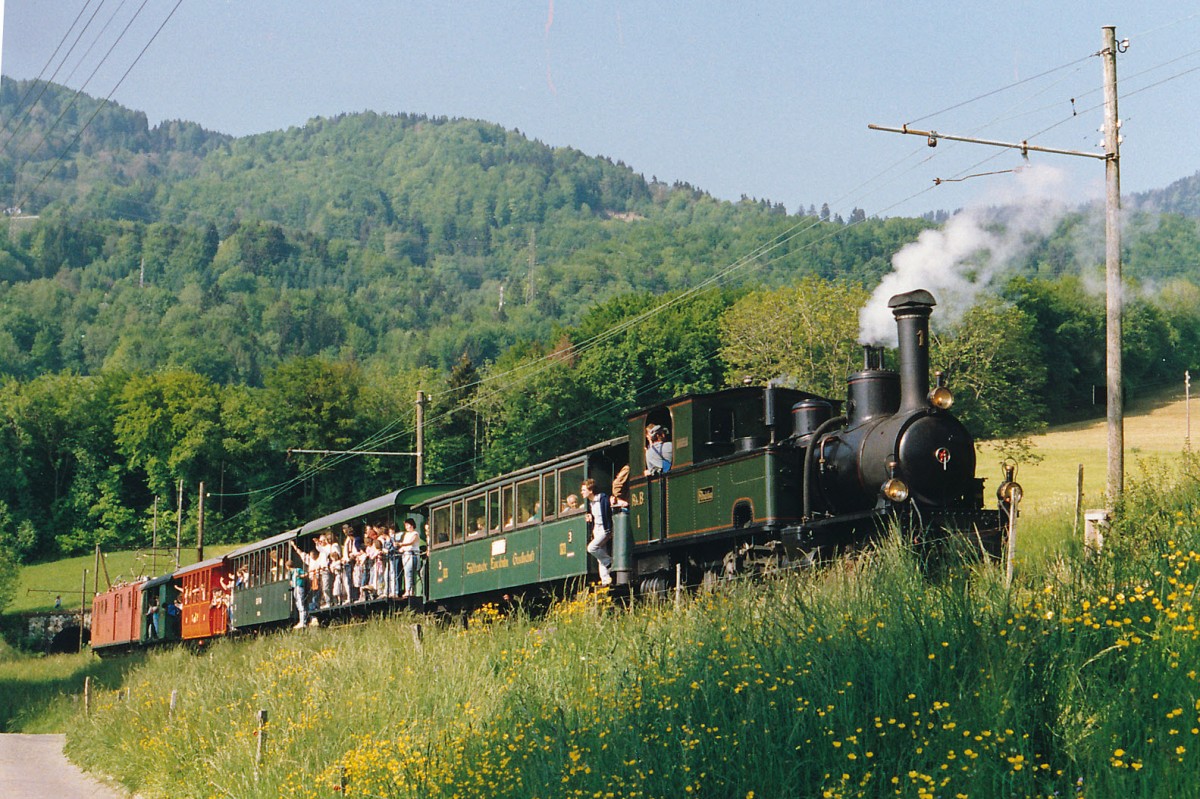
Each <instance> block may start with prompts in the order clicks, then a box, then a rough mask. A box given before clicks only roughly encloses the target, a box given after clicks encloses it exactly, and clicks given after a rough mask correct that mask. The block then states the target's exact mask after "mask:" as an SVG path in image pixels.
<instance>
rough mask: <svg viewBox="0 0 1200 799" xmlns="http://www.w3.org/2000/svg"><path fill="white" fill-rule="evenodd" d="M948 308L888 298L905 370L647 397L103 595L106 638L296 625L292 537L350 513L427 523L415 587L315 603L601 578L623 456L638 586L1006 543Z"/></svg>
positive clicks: (433, 604)
mask: <svg viewBox="0 0 1200 799" xmlns="http://www.w3.org/2000/svg"><path fill="white" fill-rule="evenodd" d="M934 305H935V301H934V298H933V296H932V295H931V294H930V293H929V292H927V291H923V290H918V291H912V292H908V293H905V294H899V295H896V296H894V297H892V299H891V300H890V302H889V307H890V308H891V310H892V313H893V315H894V316H895V319H896V324H897V331H898V335H899V349H898V364H899V368H898V370H897V371H893V370H890V369H887V368H885V367H884V353H883V351H882V349H879V348H873V347H867V348H866V349H865V350H864V368H863V369H862V370H861V371H859V372H856V373H854V374H852V375H850V376H849V379H848V390H847V397H846V399H845V400H844V401H842V400H835V399H830V398H826V397H821V396H818V395H816V394H811V393H808V392H804V391H798V390H794V389H788V388H780V387H751V386H743V387H736V388H730V389H726V390H723V391H716V392H712V393H705V394H692V395H688V396H683V397H677V398H675V399H673V400H670V401H669V402H666V403H662V404H659V405H655V406H651V407H647V408H643V409H641V410H639V411H637V412H635V413H633V414H632V415H630V416H629V417H628V419H627V430H626V433H627V435H625V436H623V437H620V438H615V439H611V440H608V441H604V442H600V443H597V444H595V445H593V446H590V447H587V448H585V449H583V450H579V451H576V452H572V453H568V454H565V455H562V456H560V457H557V458H554V459H552V460H549V461H546V462H544V463H540V464H536V465H532V466H529V467H526V468H524V469H521V470H518V471H515V472H511V473H509V474H505V475H501V476H499V477H496V478H493V479H491V480H487V481H485V482H482V483H478V484H475V485H470V486H451V485H440V484H439V485H421V486H412V487H408V488H405V489H401V490H398V491H394V492H392V493H389V494H386V495H384V496H382V497H376V498H374V499H371V500H367V501H366V502H363V503H360V504H358V505H355V506H353V507H351V508H346V509H344V510H341V511H338V512H336V513H332V514H330V515H328V516H325V517H322V518H320V519H316V520H314V521H312V522H309V523H308V524H306V525H304V526H302V527H300V528H297V529H294V530H288V531H286V532H283V533H280V534H279V535H276V536H274V537H272V538H269V539H266V540H264V541H259V542H255V543H252V544H248V545H246V546H243V547H241V548H239V549H236V550H234V551H233V552H230V553H228V554H227V555H225V556H223V557H220V558H213V559H211V560H208V561H204V562H202V563H198V564H194V565H192V566H188V567H184V568H182V569H179V570H177V571H176V572H174V573H172V574H170V575H163V576H159V577H155V578H153V579H148V580H144V581H141V582H138V583H135V584H132V585H126V586H123V587H121V588H118V589H115V590H114V591H111V592H109V593H108V594H103V595H99V596H97V597H96V600H95V602H94V604H93V635H92V646H93V648H94V649H96V650H98V651H103V650H105V649H120V648H126V647H131V646H144V645H151V644H157V643H161V642H165V641H171V640H198V641H203V640H206V639H209V638H212V637H214V636H219V635H224V634H227V633H228V632H230V631H232V630H235V629H236V630H238V631H244V630H253V629H256V628H260V627H265V626H271V625H276V626H280V625H283V624H288V623H292V622H294V621H295V620H296V618H297V615H298V610H297V608H296V607H295V603H294V601H293V590H292V587H291V586H290V585H289V582H288V571H289V569H290V567H291V566H292V565H293V564H295V563H296V557H297V556H296V549H297V548H299V549H307V550H312V549H313V548H314V546H315V539H316V538H317V537H318V536H321V535H323V534H327V533H333V534H335V535H340V534H341V532H342V531H343V529H344V526H345V525H350V526H351V531H352V532H353V531H361V529H362V527H363V526H364V525H370V526H374V525H382V524H388V523H391V524H395V525H396V526H397V527H399V526H400V524H399V523H400V522H402V521H404V520H408V519H412V520H413V521H415V522H416V524H417V529H418V530H421V531H424V536H423V540H422V558H421V567H420V570H419V575H418V579H417V585H416V586H415V590H414V593H413V595H412V596H410V597H405V598H403V599H400V598H399V597H397V596H395V595H389V594H388V592H386V591H385V592H382V593H379V592H377V593H375V594H372V595H369V596H361V597H358V598H357V600H356V601H340V602H339V601H337V598H336V597H330V596H328V595H327V594H328V591H326V590H322V588H321V586H319V585H318V582H319V580H318V579H317V578H316V577H314V578H313V584H312V586H311V590H310V591H309V594H310V596H313V597H315V598H316V601H317V603H318V604H316V606H315V607H313V608H312V613H313V615H314V616H315V617H316V618H318V619H326V620H328V619H332V618H336V617H338V616H340V615H346V614H361V613H364V612H372V611H377V610H384V609H391V608H394V607H397V606H404V607H408V608H412V609H415V610H430V611H455V610H461V609H463V608H466V607H471V606H474V605H478V604H481V603H483V602H487V601H491V600H494V599H496V598H499V597H503V596H511V595H513V594H516V593H520V592H523V591H527V590H531V589H544V588H550V587H561V586H564V585H569V584H571V583H574V582H586V581H590V580H594V579H596V566H595V561H594V559H592V558H590V557H589V556H588V553H587V551H586V546H587V542H588V535H587V523H586V518H585V509H584V507H583V505H584V503H583V502H581V501H580V496H579V492H580V486H581V484H582V483H583V481H584V480H586V479H589V478H590V479H592V480H594V481H595V483H596V485H597V486H598V490H600V491H605V492H607V491H610V490H611V486H612V485H613V482H614V479H615V478H617V476H618V475H619V474H620V473H621V472H622V471H623V470H624V469H625V468H626V467H627V468H628V474H630V475H632V477H631V478H630V479H629V480H628V508H627V509H625V510H622V511H620V512H617V513H615V514H614V516H613V526H614V531H613V541H612V550H613V551H612V555H613V565H612V572H613V575H614V577H615V582H616V584H617V586H618V587H625V590H629V591H633V592H635V593H636V592H641V593H653V592H661V591H663V590H665V589H666V588H667V587H668V586H669V585H671V584H672V583H674V582H676V581H681V582H685V583H688V584H703V583H716V582H719V581H721V580H726V579H730V578H734V577H737V576H739V575H742V574H746V573H753V572H761V571H767V570H771V569H776V568H784V567H790V566H794V565H805V564H812V563H815V562H816V561H818V560H821V559H824V558H827V557H829V556H832V555H835V554H836V553H837V552H839V551H841V550H844V549H847V548H851V547H856V546H861V545H862V544H863V543H864V542H865V541H867V540H869V539H870V538H872V537H874V536H876V535H878V534H879V533H880V532H881V531H883V530H885V529H887V528H888V527H889V526H895V527H896V528H898V529H900V530H901V531H903V532H904V534H905V535H907V536H909V537H910V538H911V539H913V540H928V539H931V538H939V537H945V536H954V535H961V536H964V537H965V540H967V541H968V542H969V543H971V544H973V545H976V546H978V547H979V548H980V549H982V550H983V552H984V553H985V554H988V555H996V554H998V553H999V551H1000V548H1001V544H1002V541H1003V537H1004V530H1005V529H1006V526H1007V522H1008V518H1007V515H1008V513H1009V512H1010V509H1009V507H1008V505H1007V503H1006V501H1005V498H1006V497H1007V496H1009V495H1010V494H1011V491H1009V492H1006V491H1005V488H1006V487H1011V486H1012V485H1014V484H1012V483H1011V482H1005V483H1004V484H1002V486H1001V490H1000V492H999V496H1000V502H999V507H998V508H996V509H986V508H985V507H984V491H983V482H984V481H983V479H982V478H979V477H977V476H976V475H975V444H974V440H973V439H972V437H971V435H970V433H968V431H967V430H966V428H965V427H964V426H963V425H962V423H961V422H959V421H958V419H957V418H955V416H953V415H952V414H951V413H950V412H949V408H950V405H951V403H952V400H953V398H952V396H951V394H950V391H949V389H948V388H947V387H946V386H945V385H944V384H943V382H942V380H941V377H940V376H939V377H938V379H937V382H936V384H935V385H933V386H932V387H931V385H930V369H929V317H930V315H931V313H932V309H933V307H934ZM655 426H658V427H662V428H665V429H666V430H668V431H670V435H671V438H672V439H673V440H672V446H673V453H672V459H671V464H670V468H669V469H668V470H666V471H661V470H658V469H651V468H649V466H650V464H649V463H648V461H647V452H646V449H645V447H644V445H643V443H642V442H644V441H646V431H647V430H649V429H651V428H653V427H655ZM1009 479H1010V480H1011V475H1010V476H1009ZM388 568H392V567H391V566H389V567H388ZM393 593H394V592H393ZM345 599H347V600H349V599H351V597H345Z"/></svg>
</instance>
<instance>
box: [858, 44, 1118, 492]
mask: <svg viewBox="0 0 1200 799" xmlns="http://www.w3.org/2000/svg"><path fill="white" fill-rule="evenodd" d="M1102 30H1103V47H1101V49H1100V51H1099V52H1098V53H1096V55H1099V56H1100V57H1101V58H1102V59H1103V60H1104V152H1103V153H1088V152H1082V151H1079V150H1062V149H1057V148H1053V147H1041V146H1035V145H1032V144H1030V143H1029V142H1027V141H1022V142H1002V141H992V140H990V139H976V138H972V137H969V136H951V135H948V134H945V133H938V132H937V131H936V130H917V129H915V128H910V127H909V126H907V125H902V126H901V127H899V128H889V127H884V126H882V125H867V127H868V128H870V129H871V130H882V131H886V132H888V133H906V134H908V135H911V136H924V137H926V139H927V140H928V142H929V146H931V147H933V146H936V145H937V140H938V139H947V140H950V141H961V142H969V143H971V144H986V145H990V146H992V147H1005V148H1008V149H1012V150H1019V151H1020V152H1021V154H1022V155H1025V154H1028V153H1031V152H1040V153H1054V154H1058V155H1076V156H1082V157H1084V158H1096V159H1099V160H1102V161H1104V170H1105V178H1106V191H1105V203H1104V207H1105V214H1104V217H1105V248H1104V249H1105V271H1106V289H1107V292H1108V303H1107V310H1106V322H1107V333H1106V334H1105V352H1106V357H1105V365H1106V377H1107V392H1106V403H1107V407H1108V484H1107V498H1108V503H1109V507H1110V508H1111V507H1112V505H1113V504H1114V503H1115V502H1116V501H1117V500H1118V499H1119V498H1120V496H1121V494H1122V492H1124V490H1125V430H1124V412H1125V408H1124V402H1123V391H1122V390H1123V385H1122V380H1123V377H1122V373H1121V316H1122V305H1123V303H1122V301H1121V155H1120V144H1121V139H1120V136H1119V135H1118V134H1119V132H1120V126H1121V123H1120V120H1119V119H1118V117H1117V53H1118V52H1121V53H1123V52H1125V50H1126V49H1128V45H1129V43H1128V41H1127V40H1126V41H1122V42H1120V43H1118V42H1117V33H1116V30H1117V29H1116V27H1114V26H1112V25H1105V26H1104V28H1103V29H1102Z"/></svg>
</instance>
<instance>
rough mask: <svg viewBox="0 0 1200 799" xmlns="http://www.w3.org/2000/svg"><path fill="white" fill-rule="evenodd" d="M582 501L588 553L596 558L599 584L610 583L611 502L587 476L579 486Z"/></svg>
mask: <svg viewBox="0 0 1200 799" xmlns="http://www.w3.org/2000/svg"><path fill="white" fill-rule="evenodd" d="M579 492H580V493H581V494H582V495H583V501H584V502H586V503H587V505H586V507H587V525H588V535H589V536H590V537H591V543H589V544H588V545H587V551H588V554H589V555H591V556H592V557H594V558H595V559H596V564H597V565H598V566H599V567H600V585H612V573H611V572H609V568H610V567H611V566H612V555H611V554H610V553H609V551H608V542H609V541H611V540H612V531H613V522H612V504H611V503H610V502H609V499H608V494H605V493H604V492H602V491H597V490H596V481H595V480H593V479H592V478H590V477H589V478H588V479H586V480H584V481H583V485H581V486H580V487H579Z"/></svg>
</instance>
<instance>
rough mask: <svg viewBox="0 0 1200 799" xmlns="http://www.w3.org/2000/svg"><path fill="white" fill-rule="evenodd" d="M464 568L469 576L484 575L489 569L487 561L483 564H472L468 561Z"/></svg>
mask: <svg viewBox="0 0 1200 799" xmlns="http://www.w3.org/2000/svg"><path fill="white" fill-rule="evenodd" d="M464 567H465V568H466V571H467V574H483V573H484V572H485V571H487V570H488V568H489V567H488V563H487V561H486V560H485V561H483V562H482V563H471V562H470V561H468V562H467V563H466V564H464Z"/></svg>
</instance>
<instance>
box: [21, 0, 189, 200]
mask: <svg viewBox="0 0 1200 799" xmlns="http://www.w3.org/2000/svg"><path fill="white" fill-rule="evenodd" d="M181 1H182V0H181ZM149 2H150V0H142V4H141V5H140V6H138V9H137V11H136V12H134V14H133V16H132V17H130V19H129V21H128V22H127V23H125V27H124V28H123V29H122V30H121V33H120V34H118V36H117V38H116V40H115V41H113V43H112V44H111V45H110V46H109V48H108V51H107V52H106V53H105V54H104V56H103V57H102V58H101V59H100V62H99V63H98V64H96V66H95V68H94V69H92V72H91V74H90V75H88V78H87V80H85V81H84V82H83V85H82V86H80V87H79V88H78V89H76V90H75V93H74V94H73V95H72V96H71V99H70V101H69V102H67V104H66V105H65V106H63V109H62V111H61V112H59V115H58V117H57V118H56V119H55V120H54V122H52V123H51V124H50V126H49V127H48V128H46V129H45V130H43V131H42V134H41V137H40V138H39V139H38V142H37V144H35V145H33V147H31V148H30V150H29V155H27V156H26V157H25V159H24V160H23V161H22V162H21V163H20V164H19V165H18V166H16V167H15V168H14V172H15V173H16V174H20V173H21V172H22V171H23V170H24V169H25V166H26V164H28V163H29V162H30V160H32V158H33V156H34V154H35V153H36V152H37V151H38V149H40V148H41V146H42V144H44V143H45V142H46V139H47V137H49V135H50V134H51V133H53V132H54V131H55V129H56V128H57V127H58V125H59V123H60V122H62V121H63V119H64V118H66V116H67V114H68V113H70V112H71V110H72V109H74V108H75V104H76V103H77V102H79V98H80V96H82V95H83V91H84V89H86V88H87V86H88V84H89V83H91V82H92V78H94V77H96V73H97V72H99V71H100V68H101V67H103V66H104V63H105V62H106V61H107V60H108V58H109V56H111V55H112V53H113V50H115V49H116V48H117V45H119V44H120V43H121V40H122V39H123V38H125V34H126V33H128V32H129V29H130V27H132V26H133V23H134V22H135V21H137V18H138V17H139V16H140V15H141V13H142V11H143V9H145V8H146V4H147V3H149ZM122 5H124V3H122ZM118 10H119V9H118ZM172 13H173V12H172ZM155 35H156V36H157V33H156V34H155ZM151 41H153V38H152V39H151ZM142 52H145V50H144V49H143V51H142ZM138 58H141V56H140V55H139V56H138ZM134 63H135V64H136V63H137V59H135V60H134ZM130 69H132V67H130ZM125 74H126V75H128V74H129V72H128V70H127V71H126V73H125ZM124 79H125V78H124V76H122V78H121V81H123V80H124ZM121 81H118V82H117V86H114V87H113V90H112V91H111V92H109V94H108V97H106V98H104V100H103V101H101V102H100V103H99V104H98V106H97V108H96V111H95V113H93V114H92V115H91V116H90V117H89V118H88V120H87V122H86V123H84V125H83V127H82V128H80V130H79V132H78V133H77V134H76V136H75V138H74V139H72V141H71V143H70V144H69V145H67V146H66V147H64V148H63V150H62V152H60V153H59V155H58V158H56V159H54V163H53V165H52V166H51V168H50V171H53V169H54V167H55V166H58V164H59V163H60V162H61V161H62V160H63V159H64V158H65V157H66V154H67V152H69V151H70V149H71V147H73V146H74V145H75V143H76V142H77V141H78V140H79V137H80V136H82V135H83V131H84V130H86V129H87V126H88V125H90V124H91V122H92V120H93V119H95V117H96V114H98V113H99V112H100V109H101V108H103V107H104V106H105V105H106V104H107V103H108V98H109V97H112V95H113V92H115V91H116V90H117V87H118V86H120V85H121ZM48 175H49V171H48V172H47V176H48ZM44 181H45V177H43V179H42V181H41V182H39V183H38V185H37V187H35V189H34V191H37V189H38V188H41V186H42V182H44Z"/></svg>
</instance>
